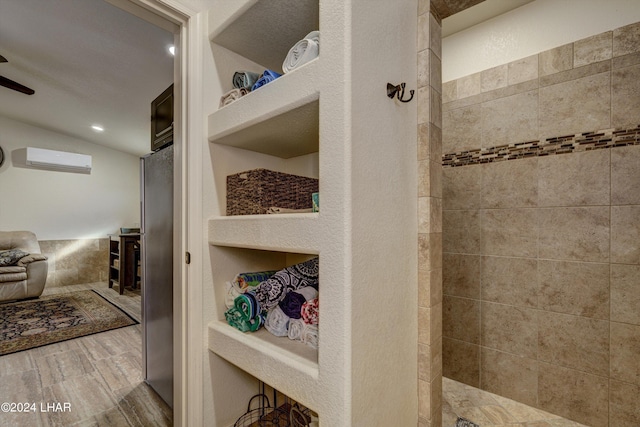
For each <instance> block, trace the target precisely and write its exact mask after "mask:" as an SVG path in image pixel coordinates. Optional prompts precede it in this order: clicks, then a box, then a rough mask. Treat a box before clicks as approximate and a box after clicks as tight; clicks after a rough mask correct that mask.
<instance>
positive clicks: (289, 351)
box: [208, 245, 322, 408]
mask: <svg viewBox="0 0 640 427" xmlns="http://www.w3.org/2000/svg"><path fill="white" fill-rule="evenodd" d="M209 250H210V256H211V268H212V275H213V285H214V292H215V301H216V307H215V308H216V316H215V320H213V321H212V322H210V323H209V325H208V336H209V349H210V350H211V352H213V353H214V354H215V355H217V356H219V357H220V358H222V359H224V360H226V361H227V362H229V363H231V364H233V365H234V366H236V367H238V368H240V369H241V370H242V371H244V372H246V373H248V374H250V375H251V376H253V377H255V378H257V379H258V380H260V381H263V382H265V383H267V384H270V385H272V386H273V387H274V388H276V389H277V390H279V391H281V392H283V393H285V394H286V395H291V396H295V397H296V399H297V400H298V401H299V402H300V403H302V404H304V405H306V406H308V407H311V408H313V407H314V405H313V403H314V400H313V396H312V395H313V393H312V390H313V389H314V388H315V387H308V391H303V392H302V393H301V389H305V387H301V385H308V384H315V383H316V382H317V378H318V350H317V349H315V348H313V347H311V346H308V345H306V344H304V343H301V342H298V341H294V340H291V339H289V338H288V337H276V336H275V335H273V334H271V333H270V332H269V331H267V330H266V329H265V328H264V327H263V328H261V329H260V330H258V331H257V332H240V331H239V330H237V329H235V328H233V327H232V326H230V325H228V324H227V322H226V321H225V318H224V312H225V311H226V310H227V308H226V306H225V304H224V301H225V296H226V294H227V286H226V282H228V281H231V280H232V279H233V278H234V277H235V276H236V274H238V273H243V272H255V271H266V270H279V269H282V268H285V267H287V266H290V265H293V264H296V263H299V262H303V261H306V260H308V259H310V258H312V257H314V256H317V255H314V254H311V253H307V254H305V253H291V252H279V251H266V250H256V249H244V248H233V247H226V246H217V245H210V246H209ZM320 261H322V260H320ZM230 392H231V391H230Z"/></svg>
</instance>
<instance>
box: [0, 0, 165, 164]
mask: <svg viewBox="0 0 640 427" xmlns="http://www.w3.org/2000/svg"><path fill="white" fill-rule="evenodd" d="M171 44H173V34H171V33H170V32H168V31H165V30H163V29H161V28H158V27H156V26H154V25H151V24H149V23H148V22H147V21H144V20H142V19H140V18H137V17H135V16H133V15H131V14H129V13H127V12H124V11H123V10H121V9H119V8H117V7H114V6H112V5H111V4H109V3H107V2H105V1H104V0H0V55H2V56H4V57H5V58H6V59H7V60H8V61H9V62H6V63H0V75H2V76H4V77H6V78H9V79H11V80H14V81H16V82H18V83H21V84H23V85H25V86H28V87H30V88H32V89H34V90H35V94H34V95H25V94H22V93H19V92H15V91H13V90H9V89H6V88H4V87H0V115H2V116H6V117H9V118H12V119H15V120H19V121H23V122H25V123H28V124H32V125H35V126H39V127H42V128H45V129H49V130H52V131H55V132H58V133H62V134H66V135H69V136H72V137H75V138H79V139H81V140H84V141H88V142H92V143H96V144H101V145H105V146H108V147H111V148H114V149H117V150H120V151H125V152H129V153H131V154H135V155H142V154H145V153H147V152H149V151H150V148H149V146H150V136H149V133H150V123H149V119H150V104H151V101H152V100H153V99H154V98H155V97H156V96H157V95H159V94H160V93H162V91H163V90H164V89H166V88H167V87H168V86H169V85H170V84H171V82H172V81H173V57H172V56H171V55H170V54H169V52H168V50H167V48H168V46H169V45H171ZM92 124H99V125H101V126H103V127H104V129H105V130H104V132H102V133H96V132H94V131H93V130H92V129H91V125H92ZM0 143H1V141H0Z"/></svg>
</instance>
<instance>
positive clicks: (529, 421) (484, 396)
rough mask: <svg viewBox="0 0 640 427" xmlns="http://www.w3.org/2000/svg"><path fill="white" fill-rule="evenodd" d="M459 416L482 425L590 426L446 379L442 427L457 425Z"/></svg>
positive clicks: (525, 426) (522, 426)
mask: <svg viewBox="0 0 640 427" xmlns="http://www.w3.org/2000/svg"><path fill="white" fill-rule="evenodd" d="M458 417H462V418H466V419H467V420H469V421H473V422H474V423H476V424H478V425H479V426H481V427H486V426H492V427H494V426H495V427H498V426H504V427H507V426H509V427H516V426H518V427H586V426H584V425H583V424H579V423H576V422H574V421H570V420H567V419H565V418H562V417H559V416H557V415H553V414H550V413H548V412H544V411H541V410H539V409H535V408H532V407H530V406H527V405H525V404H522V403H519V402H516V401H514V400H511V399H507V398H505V397H502V396H498V395H495V394H493V393H489V392H487V391H484V390H480V389H477V388H475V387H471V386H469V385H466V384H463V383H459V382H457V381H454V380H451V379H449V378H442V426H443V427H453V426H455V425H456V421H457V419H458Z"/></svg>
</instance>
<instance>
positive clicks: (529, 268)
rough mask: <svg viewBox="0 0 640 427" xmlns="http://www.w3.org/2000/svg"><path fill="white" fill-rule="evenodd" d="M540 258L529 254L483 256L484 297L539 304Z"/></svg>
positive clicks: (528, 305) (515, 303)
mask: <svg viewBox="0 0 640 427" xmlns="http://www.w3.org/2000/svg"><path fill="white" fill-rule="evenodd" d="M537 265H538V261H537V260H535V259H528V258H506V257H494V256H483V257H482V272H481V276H480V277H481V283H482V299H483V300H484V301H491V302H498V303H501V304H509V305H515V306H519V307H532V308H535V307H536V306H537V305H538V304H537Z"/></svg>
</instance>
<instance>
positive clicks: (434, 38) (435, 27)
mask: <svg viewBox="0 0 640 427" xmlns="http://www.w3.org/2000/svg"><path fill="white" fill-rule="evenodd" d="M429 49H431V51H432V52H433V53H435V54H436V56H437V57H438V58H442V25H441V24H440V23H439V22H438V20H437V19H436V18H435V16H433V15H432V14H429Z"/></svg>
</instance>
